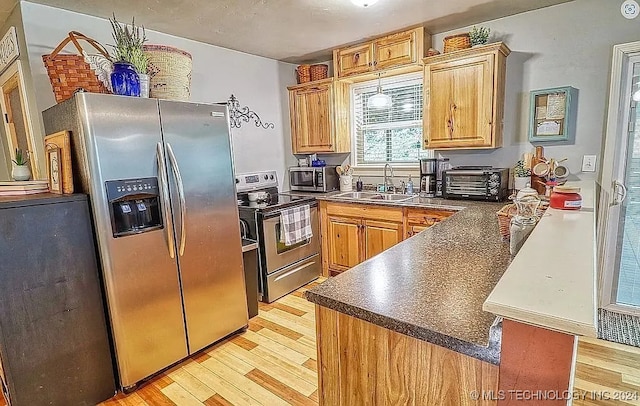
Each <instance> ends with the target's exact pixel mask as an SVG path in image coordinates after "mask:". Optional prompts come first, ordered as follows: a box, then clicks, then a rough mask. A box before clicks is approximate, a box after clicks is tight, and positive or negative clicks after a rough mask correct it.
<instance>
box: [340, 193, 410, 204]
mask: <svg viewBox="0 0 640 406" xmlns="http://www.w3.org/2000/svg"><path fill="white" fill-rule="evenodd" d="M333 197H335V198H343V199H358V200H383V201H393V202H403V201H405V200H409V199H413V196H411V195H401V194H389V193H374V192H346V193H341V194H339V195H335V196H333Z"/></svg>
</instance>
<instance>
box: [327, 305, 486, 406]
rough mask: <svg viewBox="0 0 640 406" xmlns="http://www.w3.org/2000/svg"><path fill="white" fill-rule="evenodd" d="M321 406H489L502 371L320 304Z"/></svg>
mask: <svg viewBox="0 0 640 406" xmlns="http://www.w3.org/2000/svg"><path fill="white" fill-rule="evenodd" d="M316 330H317V345H318V381H319V388H318V395H319V398H320V405H321V406H342V405H344V406H347V405H349V406H351V405H376V406H384V405H389V406H392V405H393V406H395V405H438V406H472V405H473V406H479V405H483V406H485V405H486V406H489V405H492V406H493V405H495V404H496V401H495V400H483V399H482V397H481V399H479V400H476V399H474V397H473V396H472V395H471V392H472V391H477V393H482V391H484V392H485V393H489V392H490V391H493V393H495V392H496V391H497V389H498V367H497V366H495V365H492V364H489V363H487V362H483V361H480V360H478V359H475V358H472V357H469V356H467V355H463V354H460V353H457V352H455V351H451V350H449V349H446V348H444V347H440V346H437V345H434V344H431V343H428V342H426V341H422V340H418V339H416V338H413V337H409V336H406V335H404V334H400V333H397V332H395V331H391V330H388V329H386V328H383V327H380V326H377V325H375V324H372V323H369V322H366V321H364V320H360V319H357V318H355V317H351V316H348V315H346V314H343V313H339V312H337V311H335V310H331V309H328V308H326V307H322V306H318V305H316Z"/></svg>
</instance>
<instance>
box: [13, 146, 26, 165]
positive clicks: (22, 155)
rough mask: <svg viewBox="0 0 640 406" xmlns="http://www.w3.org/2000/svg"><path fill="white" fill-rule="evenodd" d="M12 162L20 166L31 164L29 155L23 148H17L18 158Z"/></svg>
mask: <svg viewBox="0 0 640 406" xmlns="http://www.w3.org/2000/svg"><path fill="white" fill-rule="evenodd" d="M11 161H12V162H13V163H14V164H16V165H18V166H25V165H26V164H28V163H29V153H28V152H27V151H23V150H22V149H21V148H16V157H15V159H12V160H11Z"/></svg>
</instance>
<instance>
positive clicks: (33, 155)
mask: <svg viewBox="0 0 640 406" xmlns="http://www.w3.org/2000/svg"><path fill="white" fill-rule="evenodd" d="M16 75H17V79H18V83H17V85H18V86H17V88H18V92H19V95H20V107H21V109H22V120H23V122H24V129H25V132H26V133H27V145H28V148H29V163H30V168H31V174H32V176H31V178H32V179H39V178H40V171H39V167H38V162H40V160H39V156H38V149H37V148H36V142H35V139H34V136H33V123H32V121H31V112H30V111H29V104H28V103H27V98H26V95H27V90H26V86H25V81H24V73H23V70H22V63H21V62H20V61H14V62H13V63H12V64H11V65H9V66H8V67H7V69H6V70H5V71H4V72H3V73H2V75H0V91H1V92H2V95H1V97H0V108H1V109H2V114H3V115H4V114H8V110H7V103H6V100H5V97H4V95H5V92H4V89H5V84H6V83H7V82H9V80H11V79H12V78H13V77H14V76H16ZM2 123H3V125H4V130H5V137H6V140H7V147H8V148H9V157H10V159H15V155H16V147H17V146H16V145H15V143H14V141H13V137H12V131H11V127H10V126H9V123H8V122H7V119H6V117H3V119H2ZM10 167H11V166H10Z"/></svg>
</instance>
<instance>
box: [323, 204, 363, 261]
mask: <svg viewBox="0 0 640 406" xmlns="http://www.w3.org/2000/svg"><path fill="white" fill-rule="evenodd" d="M360 223H361V222H360V220H357V219H352V218H341V217H333V216H329V217H328V218H327V225H328V227H327V232H326V234H327V239H328V240H329V241H331V244H330V245H329V250H328V254H329V255H328V260H329V268H330V269H333V270H335V271H346V270H347V269H349V268H351V267H353V266H356V265H357V264H359V263H360V251H361V249H362V248H361V247H362V238H361V236H360V235H361V233H360V229H361V224H360Z"/></svg>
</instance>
